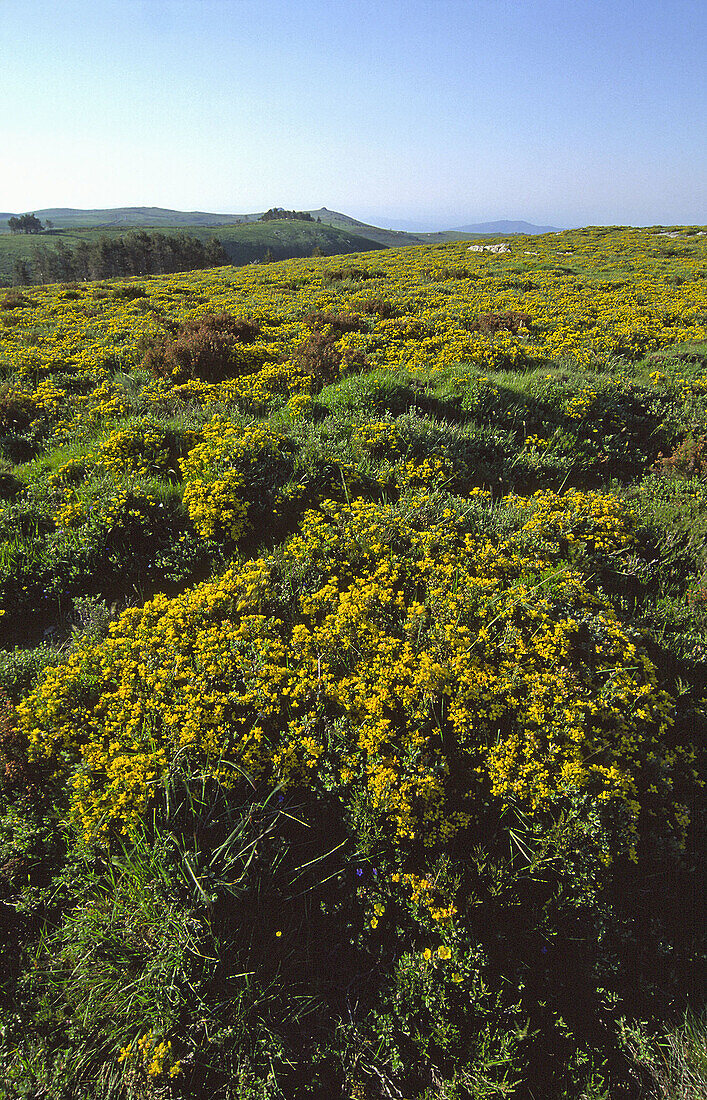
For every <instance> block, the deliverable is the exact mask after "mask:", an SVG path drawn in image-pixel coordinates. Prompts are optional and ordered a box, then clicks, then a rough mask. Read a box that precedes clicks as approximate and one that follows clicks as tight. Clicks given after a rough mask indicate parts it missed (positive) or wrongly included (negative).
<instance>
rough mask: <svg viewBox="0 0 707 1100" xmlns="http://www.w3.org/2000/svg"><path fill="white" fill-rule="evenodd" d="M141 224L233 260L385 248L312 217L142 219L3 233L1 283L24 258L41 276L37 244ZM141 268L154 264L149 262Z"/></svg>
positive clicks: (68, 242) (53, 244)
mask: <svg viewBox="0 0 707 1100" xmlns="http://www.w3.org/2000/svg"><path fill="white" fill-rule="evenodd" d="M136 229H140V230H142V231H143V232H147V233H149V234H150V235H160V236H165V237H168V238H169V237H174V236H175V235H179V234H182V233H183V234H187V235H188V236H189V237H191V238H196V239H197V240H199V241H201V242H202V243H203V244H205V245H208V244H209V243H210V242H212V241H214V240H217V241H220V242H221V245H222V248H223V251H224V253H225V256H226V257H227V259H228V261H229V262H230V263H232V264H237V265H240V264H248V263H259V262H262V261H263V260H279V259H287V258H289V257H292V256H311V255H313V254H317V255H318V254H321V255H323V256H330V255H338V254H339V253H350V252H369V251H371V249H375V248H377V247H381V248H382V247H385V245H383V244H381V245H378V244H377V243H376V242H375V241H373V240H369V239H367V238H365V237H363V236H360V235H359V234H357V233H356V232H355V231H351V230H350V229H346V228H339V227H337V226H331V225H326V224H323V223H322V224H317V223H316V222H306V221H270V222H257V221H256V222H251V223H248V224H243V225H230V224H226V225H212V226H204V225H201V224H196V225H193V224H191V223H189V222H185V223H184V224H183V225H174V226H165V225H163V224H162V223H158V224H157V225H149V224H147V225H144V224H142V223H138V225H135V224H133V225H130V224H128V225H122V224H119V225H118V226H117V227H116V228H106V227H105V226H101V227H96V226H93V227H88V226H86V227H83V226H80V225H79V226H76V227H73V226H72V227H67V228H59V229H52V230H51V231H50V232H45V233H41V234H36V235H31V234H24V233H10V232H6V233H2V232H0V288H2V287H10V286H12V285H13V283H16V282H17V281H18V280H17V264H18V263H25V264H26V265H27V271H28V275H29V282H30V283H38V282H40V281H41V280H40V272H41V263H38V261H37V256H36V250H37V249H40V250H45V249H46V250H47V251H48V252H49V253H50V254H53V253H55V252H56V250H57V249H61V250H63V251H64V253H66V252H67V251H68V252H69V253H71V254H76V252H77V249H79V248H80V247H81V246H84V247H85V246H89V247H90V248H93V249H95V248H97V247H99V246H100V244H101V242H103V241H108V242H111V243H116V242H119V241H121V240H124V239H125V237H126V234H131V233H134V232H135V231H136ZM383 232H384V231H381V233H383ZM141 270H148V271H149V270H150V269H149V267H148V268H147V269H145V268H142V269H141ZM162 270H164V269H162Z"/></svg>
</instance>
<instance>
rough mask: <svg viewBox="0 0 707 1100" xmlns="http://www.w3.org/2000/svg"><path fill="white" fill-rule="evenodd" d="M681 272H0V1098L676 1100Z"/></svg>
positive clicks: (599, 232) (684, 1046)
mask: <svg viewBox="0 0 707 1100" xmlns="http://www.w3.org/2000/svg"><path fill="white" fill-rule="evenodd" d="M706 276H707V269H706V268H705V246H704V236H703V235H700V234H699V233H698V232H691V231H690V230H685V231H682V232H681V233H680V235H679V236H677V237H675V236H672V237H666V236H665V235H663V234H661V233H660V232H659V231H658V230H656V229H653V230H622V229H618V228H613V229H588V230H580V231H574V232H571V233H563V234H556V235H553V236H548V237H543V238H537V237H533V238H532V239H523V238H517V239H516V240H514V243H513V250H512V251H511V252H509V253H504V254H489V253H469V252H468V251H467V248H466V246H464V245H462V244H446V245H441V246H434V247H433V246H425V247H418V248H410V249H404V250H399V251H386V252H384V253H381V252H376V253H370V254H357V255H356V256H355V257H352V258H350V259H349V258H343V257H341V256H339V257H336V258H326V259H325V258H321V259H317V260H291V261H286V262H282V263H275V264H270V265H268V266H266V267H257V268H248V269H239V270H236V269H233V268H219V269H217V270H213V271H198V272H192V273H189V274H185V275H172V276H167V277H152V278H144V279H134V280H127V281H122V282H120V281H113V282H104V283H95V284H83V283H77V284H73V285H68V286H67V285H66V284H64V285H57V286H53V287H52V286H50V287H42V288H38V287H32V288H21V289H17V290H8V291H7V292H6V293H5V295H4V297H3V298H2V299H0V311H1V312H0V317H1V323H2V327H1V328H0V375H1V377H2V381H1V382H0V446H1V447H2V467H1V469H0V496H1V497H2V500H3V509H2V513H1V515H0V523H1V524H2V530H1V532H0V536H1V539H2V541H1V542H0V590H1V592H2V601H3V603H2V607H3V610H4V614H3V616H2V618H0V635H1V641H2V644H3V646H4V648H3V649H2V650H1V651H0V691H1V693H2V694H1V696H0V704H1V707H0V764H1V766H2V782H3V788H2V818H1V820H0V890H1V891H2V894H1V898H0V901H1V904H2V910H0V913H1V917H2V922H3V928H4V947H3V976H4V984H3V987H2V996H1V999H0V1020H1V1024H0V1066H1V1067H2V1073H0V1078H2V1080H3V1081H4V1082H5V1084H4V1086H0V1089H2V1088H3V1087H4V1088H5V1093H4V1095H7V1096H8V1097H9V1096H26V1097H34V1096H50V1097H57V1098H58V1097H62V1098H63V1097H76V1098H78V1097H81V1098H83V1097H91V1096H93V1097H96V1098H98V1097H126V1098H138V1097H140V1098H143V1097H167V1096H173V1097H182V1096H183V1097H187V1096H195V1095H207V1094H212V1095H214V1096H217V1097H224V1098H225V1097H233V1098H235V1097H238V1098H241V1097H251V1098H253V1100H255V1098H262V1100H265V1098H267V1100H270V1098H286V1100H290V1098H299V1097H312V1098H315V1097H321V1098H324V1097H327V1098H328V1097H337V1096H339V1097H342V1098H344V1097H345V1098H347V1100H374V1098H379V1097H398V1098H401V1097H408V1098H412V1097H415V1098H417V1100H423V1098H424V1100H432V1098H433V1097H440V1098H442V1097H447V1098H450V1100H451V1098H458V1100H469V1098H475V1100H477V1098H478V1100H480V1098H487V1097H489V1098H490V1097H503V1096H506V1097H516V1098H526V1097H527V1098H537V1097H540V1096H542V1097H547V1098H558V1100H559V1098H560V1097H565V1098H568V1100H569V1098H572V1100H580V1098H584V1100H590V1098H592V1100H600V1098H609V1097H610V1098H612V1100H613V1098H614V1097H626V1098H627V1100H628V1098H632V1097H638V1096H648V1095H653V1096H657V1097H663V1098H665V1100H669V1098H674V1100H677V1098H678V1097H680V1098H682V1097H691V1098H692V1097H702V1096H704V1085H703V1082H704V1066H705V1057H706V1054H705V1027H704V1025H703V1024H702V1023H701V1017H700V1012H701V1010H702V1004H703V1002H702V1001H701V992H702V989H701V985H700V970H699V967H700V961H701V959H702V958H703V947H704V944H703V941H702V934H703V928H702V927H701V922H700V916H699V905H698V904H697V899H698V898H699V897H700V896H701V890H702V889H703V886H704V882H703V878H702V873H701V862H700V855H701V851H702V844H703V839H704V829H703V825H704V822H703V819H702V816H701V814H702V805H703V782H704V758H703V751H704V750H703V734H704V729H705V675H704V658H705V655H706V654H707V553H706V551H705V545H706V542H705V533H706V532H707V480H706V476H707V457H706V453H705V439H706V438H707V424H706V415H705V413H706V408H707V366H706V364H707V282H706Z"/></svg>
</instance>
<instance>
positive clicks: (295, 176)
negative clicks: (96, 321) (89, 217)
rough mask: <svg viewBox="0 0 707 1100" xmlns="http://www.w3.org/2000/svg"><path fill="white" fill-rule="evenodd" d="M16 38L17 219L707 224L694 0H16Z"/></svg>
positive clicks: (6, 6) (8, 181) (5, 193)
mask: <svg viewBox="0 0 707 1100" xmlns="http://www.w3.org/2000/svg"><path fill="white" fill-rule="evenodd" d="M0 32H1V33H2V35H3V39H4V41H5V42H6V43H9V44H11V49H8V50H7V51H6V55H7V56H6V58H5V64H4V66H3V70H2V73H0V89H2V94H3V102H4V105H5V135H4V139H3V149H4V153H5V163H6V165H7V166H8V170H6V173H5V176H4V178H3V180H2V183H1V184H0V209H1V210H3V211H5V210H7V211H15V210H16V211H17V212H24V211H32V210H37V209H43V208H47V207H65V206H70V207H76V208H83V209H85V208H110V207H116V206H157V205H159V206H164V207H167V208H171V209H178V210H204V211H208V212H212V213H246V212H251V211H257V210H259V209H264V208H267V207H268V206H271V205H273V203H277V204H278V205H283V206H287V207H288V208H296V209H316V208H317V207H318V206H321V205H326V206H327V207H329V208H330V209H333V210H339V211H342V212H344V213H346V214H349V215H351V216H352V217H355V218H357V219H359V220H361V221H364V222H368V223H370V224H376V225H380V226H384V227H391V228H403V227H412V228H414V229H417V230H419V231H425V230H428V231H429V230H432V231H434V230H436V229H447V228H454V227H455V226H458V225H465V224H473V223H479V222H481V223H483V222H487V221H498V220H504V219H508V220H523V221H528V222H531V223H533V224H539V225H556V226H558V227H568V228H571V227H576V226H583V225H606V224H625V225H655V224H662V225H673V224H683V223H686V224H695V223H699V222H702V221H704V220H705V210H707V143H706V142H704V140H703V138H702V139H701V138H700V133H701V132H702V131H703V129H704V124H703V122H702V121H701V120H702V119H703V118H704V117H705V113H707V111H706V109H707V92H705V86H704V82H703V81H702V82H701V81H700V80H699V79H698V74H699V73H700V72H701V71H702V64H703V59H702V56H701V55H702V52H703V50H702V44H703V42H704V40H705V33H706V32H707V7H706V6H705V5H703V4H702V3H697V2H695V0H674V2H672V3H670V4H669V5H666V4H665V3H664V2H662V0H646V2H645V3H644V4H642V5H638V4H636V3H634V2H629V0H615V2H613V3H609V2H608V0H591V2H590V0H575V3H574V4H572V5H567V4H566V2H565V0H562V2H560V0H536V2H535V3H533V4H532V5H528V4H525V3H523V2H521V0H477V2H475V3H474V4H470V3H468V2H466V0H435V2H434V3H430V2H425V0H408V2H403V0H389V2H388V3H386V4H385V5H380V4H379V3H374V2H373V0H348V2H347V3H346V4H343V3H337V2H334V0H300V2H299V3H298V4H295V5H293V4H292V3H291V2H288V0H257V2H256V0H120V2H118V0H102V2H101V3H99V4H95V3H89V2H88V0H65V2H64V3H62V5H61V6H58V5H56V4H55V3H53V2H52V3H50V2H49V0H21V2H20V0H3V3H2V4H1V5H0ZM263 196H264V197H263ZM312 196H314V199H313V198H312Z"/></svg>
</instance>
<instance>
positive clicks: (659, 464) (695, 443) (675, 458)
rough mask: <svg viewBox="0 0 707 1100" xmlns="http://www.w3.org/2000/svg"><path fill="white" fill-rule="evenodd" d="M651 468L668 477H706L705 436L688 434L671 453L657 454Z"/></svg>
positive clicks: (706, 451) (706, 454) (706, 452)
mask: <svg viewBox="0 0 707 1100" xmlns="http://www.w3.org/2000/svg"><path fill="white" fill-rule="evenodd" d="M653 469H654V471H655V472H656V473H659V474H664V475H666V476H668V477H699V478H707V438H706V437H705V436H704V435H698V436H692V435H688V436H687V437H686V438H685V439H683V441H682V443H680V444H678V446H677V447H676V448H675V450H674V451H673V453H672V454H670V455H662V454H659V455H658V458H657V459H656V461H655V463H654V465H653Z"/></svg>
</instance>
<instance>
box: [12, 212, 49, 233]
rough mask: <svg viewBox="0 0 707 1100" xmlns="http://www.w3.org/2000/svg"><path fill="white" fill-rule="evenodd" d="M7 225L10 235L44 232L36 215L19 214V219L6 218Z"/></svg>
mask: <svg viewBox="0 0 707 1100" xmlns="http://www.w3.org/2000/svg"><path fill="white" fill-rule="evenodd" d="M7 224H8V225H9V226H10V232H11V233H43V232H44V226H43V225H42V223H41V222H40V220H39V218H38V217H37V215H36V214H20V216H19V218H8V219H7ZM47 224H49V223H48V222H47Z"/></svg>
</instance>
